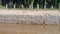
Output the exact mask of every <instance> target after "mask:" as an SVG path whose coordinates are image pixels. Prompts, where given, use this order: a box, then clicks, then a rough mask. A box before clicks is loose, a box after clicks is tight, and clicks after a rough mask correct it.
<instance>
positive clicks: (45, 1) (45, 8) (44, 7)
mask: <svg viewBox="0 0 60 34" xmlns="http://www.w3.org/2000/svg"><path fill="white" fill-rule="evenodd" d="M44 9H46V0H45V5H44Z"/></svg>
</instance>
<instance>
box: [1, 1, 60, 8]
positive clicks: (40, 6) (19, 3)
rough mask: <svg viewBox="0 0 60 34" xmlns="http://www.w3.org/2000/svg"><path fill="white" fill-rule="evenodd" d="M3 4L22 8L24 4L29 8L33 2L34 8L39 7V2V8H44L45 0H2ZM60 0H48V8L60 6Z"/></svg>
mask: <svg viewBox="0 0 60 34" xmlns="http://www.w3.org/2000/svg"><path fill="white" fill-rule="evenodd" d="M0 2H1V3H0V4H1V5H3V6H6V4H7V5H8V7H13V5H14V4H15V5H16V8H21V7H22V5H23V7H24V8H29V5H31V4H32V2H33V8H37V4H38V5H39V8H44V5H45V0H1V1H0ZM59 3H60V0H46V8H51V6H53V8H59Z"/></svg>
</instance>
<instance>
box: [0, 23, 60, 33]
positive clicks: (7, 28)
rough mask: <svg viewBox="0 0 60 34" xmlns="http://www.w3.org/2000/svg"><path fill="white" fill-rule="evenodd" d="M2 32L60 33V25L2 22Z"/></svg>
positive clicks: (0, 30) (0, 31)
mask: <svg viewBox="0 0 60 34" xmlns="http://www.w3.org/2000/svg"><path fill="white" fill-rule="evenodd" d="M0 34H60V26H59V25H55V26H53V25H51V26H49V25H24V24H2V23H1V24H0Z"/></svg>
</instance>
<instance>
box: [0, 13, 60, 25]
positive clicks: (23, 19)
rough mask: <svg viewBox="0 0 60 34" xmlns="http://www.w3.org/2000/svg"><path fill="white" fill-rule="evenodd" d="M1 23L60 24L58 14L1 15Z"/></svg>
mask: <svg viewBox="0 0 60 34" xmlns="http://www.w3.org/2000/svg"><path fill="white" fill-rule="evenodd" d="M0 22H1V23H23V24H60V15H50V14H44V15H43V16H41V15H36V16H35V15H7V14H6V15H1V14H0Z"/></svg>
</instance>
